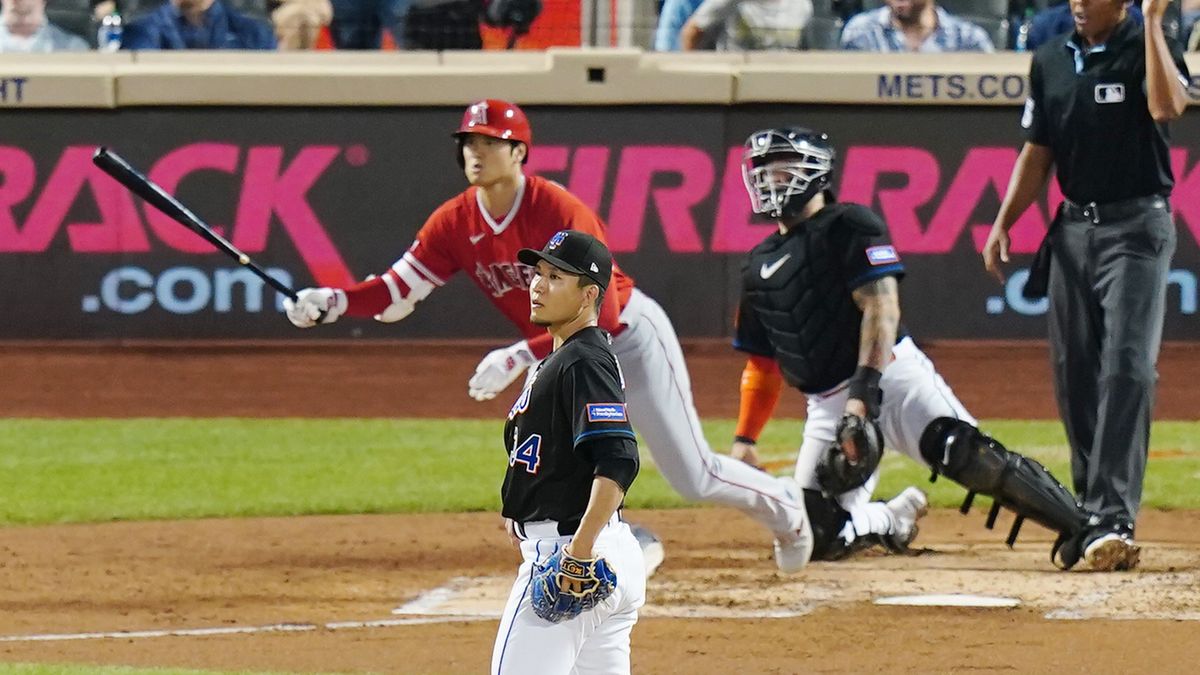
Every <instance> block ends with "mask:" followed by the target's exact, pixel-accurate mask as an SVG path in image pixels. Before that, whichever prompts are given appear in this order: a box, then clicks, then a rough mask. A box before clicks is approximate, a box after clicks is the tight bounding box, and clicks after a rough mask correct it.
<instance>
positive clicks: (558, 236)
mask: <svg viewBox="0 0 1200 675" xmlns="http://www.w3.org/2000/svg"><path fill="white" fill-rule="evenodd" d="M566 238H567V231H566V230H562V231H561V232H555V233H554V236H553V237H550V243H549V244H546V248H558V246H559V244H562V243H563V241H565V240H566Z"/></svg>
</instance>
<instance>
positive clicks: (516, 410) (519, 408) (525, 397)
mask: <svg viewBox="0 0 1200 675" xmlns="http://www.w3.org/2000/svg"><path fill="white" fill-rule="evenodd" d="M532 392H533V380H532V379H531V380H530V381H529V385H528V386H526V387H525V390H524V391H522V392H521V396H520V397H519V398H517V401H516V403H513V407H512V408H509V410H508V419H510V420H511V419H512V418H514V417H516V416H517V415H520V414H521V413H523V412H525V411H526V410H529V395H530V394H531V393H532Z"/></svg>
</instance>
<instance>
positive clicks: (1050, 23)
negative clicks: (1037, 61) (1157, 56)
mask: <svg viewBox="0 0 1200 675" xmlns="http://www.w3.org/2000/svg"><path fill="white" fill-rule="evenodd" d="M1125 4H1126V5H1127V8H1126V9H1128V10H1129V18H1130V19H1131V20H1133V22H1134V23H1136V24H1137V25H1139V26H1140V25H1142V9H1141V8H1140V7H1138V3H1136V2H1126V3H1125ZM1073 30H1075V17H1074V15H1072V14H1071V3H1069V2H1064V3H1062V4H1059V5H1054V6H1053V7H1047V8H1046V9H1043V10H1042V11H1040V12H1038V13H1037V14H1035V15H1033V23H1032V24H1030V26H1029V42H1028V43H1026V49H1028V50H1029V51H1033V50H1035V49H1037V48H1038V47H1040V46H1042V45H1044V44H1046V43H1047V42H1049V41H1050V40H1053V39H1054V38H1056V37H1058V36H1059V35H1062V34H1063V33H1069V32H1071V31H1073Z"/></svg>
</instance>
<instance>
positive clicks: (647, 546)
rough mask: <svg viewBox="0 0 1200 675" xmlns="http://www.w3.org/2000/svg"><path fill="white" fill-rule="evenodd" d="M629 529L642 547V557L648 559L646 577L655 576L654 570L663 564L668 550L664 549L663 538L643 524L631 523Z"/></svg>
mask: <svg viewBox="0 0 1200 675" xmlns="http://www.w3.org/2000/svg"><path fill="white" fill-rule="evenodd" d="M629 530H630V531H631V532H633V538H634V539H637V542H638V545H640V546H641V547H642V557H643V558H645V560H646V578H647V579H649V578H650V577H652V576H654V572H655V571H657V570H658V566H659V565H661V564H662V561H663V558H664V557H665V554H666V551H665V550H664V549H663V545H662V540H661V539H659V538H658V535H657V534H654V533H653V532H651V531H650V529H649V528H647V527H644V526H642V525H635V524H633V523H630V524H629Z"/></svg>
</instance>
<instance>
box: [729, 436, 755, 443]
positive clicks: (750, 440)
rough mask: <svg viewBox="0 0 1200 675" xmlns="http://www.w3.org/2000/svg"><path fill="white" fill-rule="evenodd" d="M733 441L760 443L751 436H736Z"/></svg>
mask: <svg viewBox="0 0 1200 675" xmlns="http://www.w3.org/2000/svg"><path fill="white" fill-rule="evenodd" d="M733 442H734V443H745V444H746V445H757V444H758V441H756V440H754V439H753V438H750V437H749V436H734V437H733Z"/></svg>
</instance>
